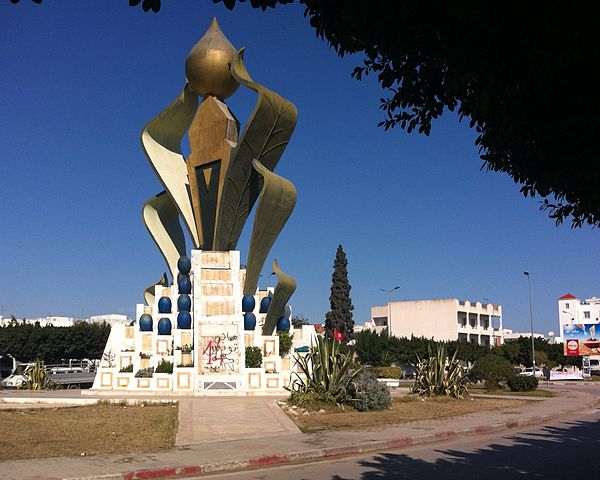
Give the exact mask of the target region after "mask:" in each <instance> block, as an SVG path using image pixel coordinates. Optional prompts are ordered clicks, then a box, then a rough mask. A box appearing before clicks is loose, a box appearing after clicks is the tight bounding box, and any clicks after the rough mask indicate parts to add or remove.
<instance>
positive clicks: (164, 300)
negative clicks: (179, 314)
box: [158, 297, 172, 313]
mask: <svg viewBox="0 0 600 480" xmlns="http://www.w3.org/2000/svg"><path fill="white" fill-rule="evenodd" d="M171 307H172V304H171V299H170V298H169V297H160V300H158V313H171Z"/></svg>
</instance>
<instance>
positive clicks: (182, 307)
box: [177, 293, 192, 312]
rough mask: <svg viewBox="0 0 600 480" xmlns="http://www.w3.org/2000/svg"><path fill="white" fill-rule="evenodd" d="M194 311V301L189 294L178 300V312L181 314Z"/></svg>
mask: <svg viewBox="0 0 600 480" xmlns="http://www.w3.org/2000/svg"><path fill="white" fill-rule="evenodd" d="M191 309H192V299H191V298H190V296H189V295H188V294H187V293H184V294H183V295H179V298H178V299H177V310H179V311H180V312H189V311H190V310H191Z"/></svg>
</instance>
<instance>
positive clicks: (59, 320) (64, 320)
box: [0, 313, 131, 327]
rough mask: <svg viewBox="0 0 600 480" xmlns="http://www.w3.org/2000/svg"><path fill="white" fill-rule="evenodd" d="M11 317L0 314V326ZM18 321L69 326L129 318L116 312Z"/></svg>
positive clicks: (111, 321) (113, 321) (114, 321)
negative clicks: (79, 316)
mask: <svg viewBox="0 0 600 480" xmlns="http://www.w3.org/2000/svg"><path fill="white" fill-rule="evenodd" d="M12 320H13V319H12V318H11V317H3V316H0V327H4V326H6V325H10V323H11V322H12ZM16 320H17V322H18V323H23V322H25V323H28V324H31V325H33V324H35V323H37V322H39V324H40V326H42V327H45V326H47V325H52V326H54V327H71V326H73V325H75V324H76V323H77V322H87V323H102V322H106V323H108V324H109V325H114V324H117V323H130V322H131V320H130V319H129V318H127V315H121V314H117V313H108V314H105V315H94V316H92V317H90V318H75V317H61V316H48V317H38V318H25V319H23V318H17V319H16Z"/></svg>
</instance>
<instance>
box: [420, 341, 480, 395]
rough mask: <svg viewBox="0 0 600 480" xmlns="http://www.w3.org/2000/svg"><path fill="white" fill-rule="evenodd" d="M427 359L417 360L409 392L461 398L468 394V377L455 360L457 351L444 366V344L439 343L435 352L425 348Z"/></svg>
mask: <svg viewBox="0 0 600 480" xmlns="http://www.w3.org/2000/svg"><path fill="white" fill-rule="evenodd" d="M427 350H428V352H429V358H426V359H423V360H421V359H420V358H418V357H417V358H418V363H417V373H416V376H415V382H414V383H413V385H412V387H411V392H412V393H416V394H418V395H427V396H431V395H450V396H452V397H455V398H462V396H463V395H464V394H465V393H468V390H467V383H468V381H469V380H468V377H467V376H466V375H464V374H463V369H462V365H461V363H460V361H459V360H458V359H457V358H456V356H457V353H458V349H456V350H455V351H454V355H452V358H451V359H450V361H449V362H448V366H446V344H444V343H439V344H438V345H437V352H435V353H434V352H433V351H432V349H431V347H427Z"/></svg>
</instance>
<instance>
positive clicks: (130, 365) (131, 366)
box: [119, 363, 133, 373]
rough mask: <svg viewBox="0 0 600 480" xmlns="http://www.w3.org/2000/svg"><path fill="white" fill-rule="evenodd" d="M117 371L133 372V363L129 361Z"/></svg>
mask: <svg viewBox="0 0 600 480" xmlns="http://www.w3.org/2000/svg"><path fill="white" fill-rule="evenodd" d="M119 372H121V373H133V363H130V364H129V365H127V366H126V367H123V368H122V369H121V370H119Z"/></svg>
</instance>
